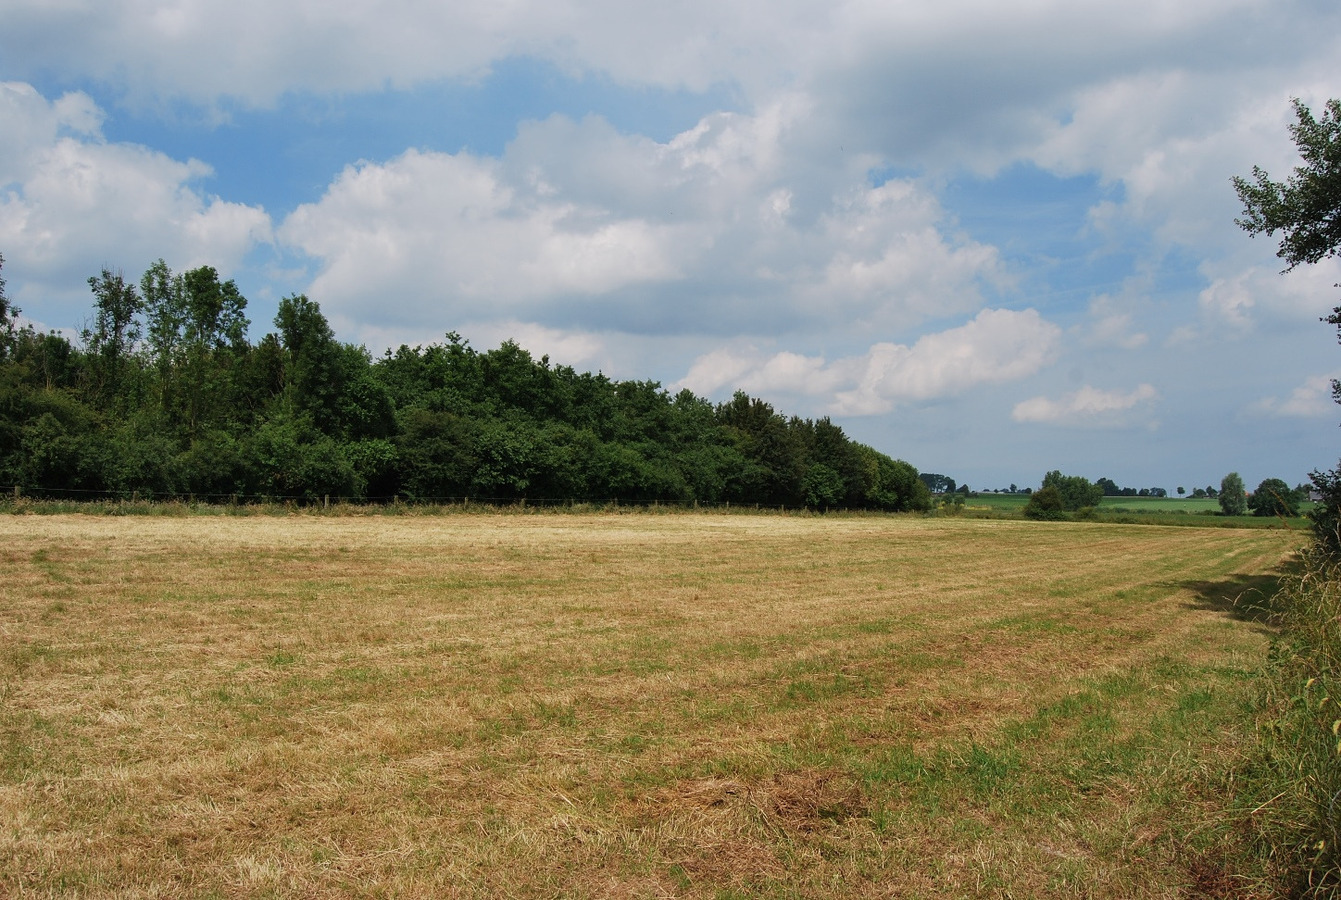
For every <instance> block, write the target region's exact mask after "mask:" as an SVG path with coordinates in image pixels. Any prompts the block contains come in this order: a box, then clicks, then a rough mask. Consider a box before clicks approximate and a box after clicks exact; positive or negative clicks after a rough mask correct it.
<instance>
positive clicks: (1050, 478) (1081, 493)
mask: <svg viewBox="0 0 1341 900" xmlns="http://www.w3.org/2000/svg"><path fill="white" fill-rule="evenodd" d="M1043 487H1045V488H1046V487H1054V488H1056V489H1057V492H1058V494H1059V495H1060V496H1061V502H1062V508H1063V509H1065V510H1067V511H1070V512H1074V511H1075V510H1077V509H1081V508H1082V507H1086V506H1098V505H1099V501H1101V500H1102V499H1103V496H1104V493H1103V488H1101V487H1099V486H1098V485H1095V484H1091V483H1090V480H1089V479H1088V478H1084V477H1082V476H1080V475H1063V474H1062V473H1061V472H1060V471H1057V470H1056V469H1054V470H1053V471H1051V472H1049V473H1048V474H1046V475H1044V476H1043Z"/></svg>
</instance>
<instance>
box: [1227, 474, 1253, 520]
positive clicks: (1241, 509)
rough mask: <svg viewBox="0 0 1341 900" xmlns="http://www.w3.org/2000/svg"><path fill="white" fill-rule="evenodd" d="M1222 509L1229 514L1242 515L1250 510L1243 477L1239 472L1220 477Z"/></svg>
mask: <svg viewBox="0 0 1341 900" xmlns="http://www.w3.org/2000/svg"><path fill="white" fill-rule="evenodd" d="M1220 511H1221V512H1223V513H1224V514H1225V515H1227V516H1241V515H1243V514H1244V513H1245V512H1247V511H1248V498H1247V497H1246V496H1244V493H1243V479H1242V478H1240V477H1239V473H1238V472H1230V473H1229V474H1228V475H1226V476H1225V477H1224V478H1222V479H1220Z"/></svg>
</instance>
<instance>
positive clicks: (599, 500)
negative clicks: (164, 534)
mask: <svg viewBox="0 0 1341 900" xmlns="http://www.w3.org/2000/svg"><path fill="white" fill-rule="evenodd" d="M0 502H10V503H16V502H57V503H60V502H64V503H71V504H102V505H107V504H121V505H125V504H131V505H140V504H143V505H154V504H187V505H206V506H239V507H241V506H286V507H294V508H303V509H312V508H317V509H331V508H332V507H340V506H345V507H350V506H353V507H394V506H408V507H458V508H468V507H470V506H479V507H488V508H495V509H501V508H518V509H526V508H534V509H595V510H607V509H620V508H628V509H652V510H656V509H667V510H698V509H701V510H710V511H741V512H745V511H776V512H782V513H788V512H791V513H802V512H809V513H838V512H851V511H858V512H877V511H878V510H864V509H863V510H851V509H849V508H848V507H839V506H825V507H807V506H805V505H803V504H791V505H788V504H785V503H783V504H771V503H740V502H733V501H730V500H723V501H715V502H705V501H700V500H681V499H662V498H652V499H645V498H634V499H629V498H623V497H517V496H513V497H484V496H474V495H458V496H410V495H406V494H394V495H389V496H344V495H339V494H322V495H319V496H318V495H313V494H279V493H264V494H257V493H200V492H181V491H146V490H138V489H136V490H98V489H92V488H51V487H43V486H34V485H0Z"/></svg>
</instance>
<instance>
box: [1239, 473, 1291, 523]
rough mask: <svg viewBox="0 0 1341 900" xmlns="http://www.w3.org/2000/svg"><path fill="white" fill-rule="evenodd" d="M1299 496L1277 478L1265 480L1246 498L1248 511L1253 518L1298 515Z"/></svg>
mask: <svg viewBox="0 0 1341 900" xmlns="http://www.w3.org/2000/svg"><path fill="white" fill-rule="evenodd" d="M1300 499H1301V498H1300V496H1299V493H1298V492H1297V491H1295V490H1294V488H1292V487H1290V486H1289V485H1288V484H1286V483H1285V482H1284V481H1282V480H1281V479H1279V478H1267V479H1265V480H1264V481H1263V482H1262V483H1261V484H1259V485H1258V486H1257V490H1255V491H1253V495H1252V496H1251V497H1249V498H1248V509H1249V510H1251V511H1252V514H1253V515H1255V516H1286V517H1291V518H1293V517H1294V516H1297V515H1299V501H1300Z"/></svg>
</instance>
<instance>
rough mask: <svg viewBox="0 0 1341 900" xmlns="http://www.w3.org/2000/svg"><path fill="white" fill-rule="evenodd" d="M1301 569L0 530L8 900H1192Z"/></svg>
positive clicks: (735, 547) (736, 522)
mask: <svg viewBox="0 0 1341 900" xmlns="http://www.w3.org/2000/svg"><path fill="white" fill-rule="evenodd" d="M1292 540H1293V538H1292V537H1291V536H1289V535H1284V534H1281V533H1279V532H1274V533H1273V532H1256V531H1227V530H1203V529H1195V528H1179V529H1158V528H1148V527H1146V528H1143V527H1121V526H1087V525H1080V524H1075V525H1068V526H1063V527H1052V526H1048V525H1039V524H1035V523H1025V522H994V521H955V520H948V519H945V520H920V519H904V518H882V517H854V518H801V517H797V518H790V517H782V516H770V517H748V516H721V515H706V514H705V515H678V516H651V515H648V516H629V515H591V516H557V515H555V516H543V515H542V516H520V515H517V516H501V515H500V516H485V515H481V516H460V517H441V518H416V517H406V518H395V517H368V518H359V517H348V518H343V517H341V518H334V517H332V518H322V517H306V516H293V517H277V518H222V517H220V518H174V519H135V518H106V519H100V518H93V517H84V516H69V517H59V516H57V517H31V516H24V517H8V518H0V894H3V895H32V896H47V895H68V896H92V897H104V896H105V897H131V896H230V897H232V896H241V897H300V896H301V897H322V896H403V897H441V896H480V897H483V896H519V897H522V896H591V897H599V896H629V897H635V896H639V897H642V896H646V897H655V896H695V897H697V896H705V897H706V896H716V895H719V894H722V895H727V896H729V895H730V894H731V892H736V893H737V894H750V895H760V896H808V897H818V896H901V895H902V896H917V895H923V896H931V895H936V896H956V895H958V896H1008V895H1016V896H1019V895H1033V896H1042V895H1049V896H1067V895H1071V894H1074V895H1077V896H1081V895H1084V896H1096V897H1103V896H1165V895H1169V894H1170V893H1175V894H1176V893H1177V892H1178V891H1180V890H1191V889H1193V886H1194V884H1195V883H1196V880H1197V878H1198V877H1200V876H1197V875H1196V873H1195V872H1191V871H1190V870H1189V869H1188V864H1187V863H1186V862H1185V859H1187V858H1192V857H1188V856H1187V854H1186V853H1185V852H1184V848H1185V846H1188V847H1190V846H1191V844H1188V843H1187V842H1188V841H1192V842H1193V843H1195V840H1196V839H1197V838H1196V835H1197V834H1207V833H1211V832H1208V831H1207V830H1206V829H1204V828H1201V830H1200V831H1198V830H1197V828H1200V827H1201V825H1200V823H1203V822H1204V821H1206V820H1208V819H1213V818H1214V816H1215V814H1216V807H1215V805H1214V804H1215V803H1216V802H1217V801H1216V799H1215V798H1214V794H1213V792H1205V793H1199V794H1195V796H1194V799H1193V800H1191V801H1187V800H1185V799H1183V795H1182V794H1179V793H1178V792H1177V790H1175V787H1176V786H1177V785H1180V784H1183V783H1184V781H1186V779H1187V778H1189V777H1192V776H1193V775H1195V773H1197V772H1204V771H1213V770H1214V767H1215V766H1216V765H1218V764H1219V763H1217V760H1220V761H1223V759H1224V758H1226V757H1227V755H1232V753H1233V752H1234V745H1235V742H1236V741H1237V740H1239V739H1240V738H1239V736H1238V732H1236V731H1235V730H1234V729H1235V728H1237V727H1239V726H1238V725H1237V724H1236V723H1237V720H1236V719H1235V718H1234V716H1235V715H1236V714H1237V710H1238V706H1237V705H1236V704H1237V698H1239V697H1240V696H1241V693H1242V691H1243V684H1244V678H1243V675H1244V673H1246V672H1247V671H1249V670H1250V669H1251V667H1252V666H1254V665H1256V662H1257V660H1259V659H1260V656H1261V653H1262V650H1263V646H1264V641H1265V639H1266V638H1265V632H1264V631H1263V629H1262V627H1261V626H1260V625H1258V624H1257V623H1255V622H1253V621H1251V620H1250V619H1248V618H1246V617H1244V616H1239V615H1237V614H1236V612H1235V610H1233V609H1220V608H1208V605H1207V603H1205V602H1203V600H1202V598H1203V597H1205V596H1212V595H1213V594H1214V592H1213V591H1210V590H1209V589H1208V588H1207V587H1206V586H1207V585H1211V586H1215V585H1218V584H1220V583H1233V580H1234V579H1235V578H1239V579H1246V578H1256V577H1257V576H1261V575H1263V574H1265V573H1269V572H1270V571H1271V569H1272V567H1273V566H1275V565H1276V564H1277V563H1278V562H1279V560H1280V559H1281V558H1282V556H1283V555H1284V554H1285V553H1287V552H1288V551H1289V550H1290V549H1291V547H1292V544H1291V541H1292ZM1253 583H1257V582H1253ZM1187 823H1191V824H1187ZM1194 826H1195V827H1194ZM1187 835H1190V837H1189V836H1187ZM1193 849H1195V847H1193Z"/></svg>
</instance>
